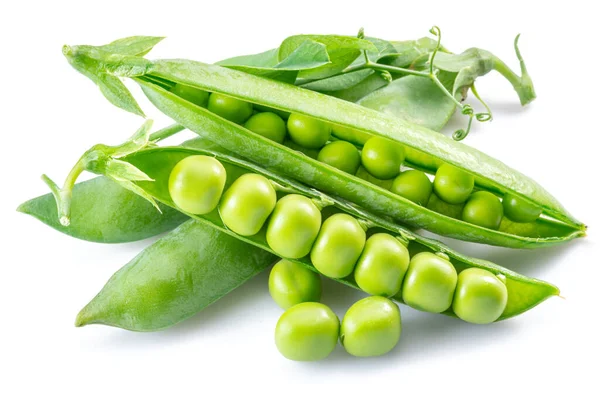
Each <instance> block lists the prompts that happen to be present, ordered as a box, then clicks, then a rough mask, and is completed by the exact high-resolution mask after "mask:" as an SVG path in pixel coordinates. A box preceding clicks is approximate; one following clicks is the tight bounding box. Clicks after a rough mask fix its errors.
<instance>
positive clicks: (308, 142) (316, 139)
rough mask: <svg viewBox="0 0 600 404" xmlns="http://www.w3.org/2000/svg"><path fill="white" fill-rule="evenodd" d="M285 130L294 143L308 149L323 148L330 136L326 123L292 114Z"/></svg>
mask: <svg viewBox="0 0 600 404" xmlns="http://www.w3.org/2000/svg"><path fill="white" fill-rule="evenodd" d="M287 129H288V132H289V134H290V137H291V138H292V140H293V141H294V142H296V143H298V144H299V145H300V146H303V147H308V148H309V149H319V148H321V147H323V146H324V145H325V143H327V141H328V140H329V136H330V135H331V127H330V126H329V124H327V123H326V122H323V121H320V120H318V119H314V118H311V117H308V116H305V115H300V114H294V113H293V114H291V115H290V117H289V118H288V121H287Z"/></svg>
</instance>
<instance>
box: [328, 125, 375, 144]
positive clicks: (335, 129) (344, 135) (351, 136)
mask: <svg viewBox="0 0 600 404" xmlns="http://www.w3.org/2000/svg"><path fill="white" fill-rule="evenodd" d="M331 133H333V135H334V136H335V137H337V138H338V139H342V140H346V141H348V142H352V143H358V144H365V142H366V141H367V140H369V139H370V138H371V137H373V135H371V134H369V133H367V132H363V131H360V130H358V129H354V128H349V127H347V126H342V125H331Z"/></svg>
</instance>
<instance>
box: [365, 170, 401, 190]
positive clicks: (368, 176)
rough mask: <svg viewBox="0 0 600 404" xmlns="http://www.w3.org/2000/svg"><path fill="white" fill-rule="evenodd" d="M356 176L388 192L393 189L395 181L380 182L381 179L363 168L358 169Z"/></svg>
mask: <svg viewBox="0 0 600 404" xmlns="http://www.w3.org/2000/svg"><path fill="white" fill-rule="evenodd" d="M356 176H357V177H358V178H361V179H363V180H365V181H367V182H370V183H371V184H374V185H377V186H378V187H381V188H384V189H388V190H389V189H390V188H392V184H393V182H394V180H380V179H379V178H375V177H373V176H372V175H371V174H369V172H368V171H367V170H365V168H364V167H363V166H360V167H358V171H357V172H356Z"/></svg>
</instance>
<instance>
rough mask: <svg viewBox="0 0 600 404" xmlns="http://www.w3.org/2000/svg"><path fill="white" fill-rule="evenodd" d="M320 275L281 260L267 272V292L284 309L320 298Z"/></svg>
mask: <svg viewBox="0 0 600 404" xmlns="http://www.w3.org/2000/svg"><path fill="white" fill-rule="evenodd" d="M321 288H322V287H321V276H320V275H319V274H318V273H316V272H314V271H311V270H310V269H308V268H306V267H305V266H304V265H301V264H298V263H296V262H292V261H288V260H281V261H279V262H278V263H277V264H275V265H274V266H273V269H271V273H270V274H269V293H270V294H271V297H272V298H273V300H274V301H275V303H277V304H278V305H279V307H281V308H282V309H284V310H287V309H289V308H290V307H292V306H295V305H297V304H300V303H304V302H318V301H319V300H321Z"/></svg>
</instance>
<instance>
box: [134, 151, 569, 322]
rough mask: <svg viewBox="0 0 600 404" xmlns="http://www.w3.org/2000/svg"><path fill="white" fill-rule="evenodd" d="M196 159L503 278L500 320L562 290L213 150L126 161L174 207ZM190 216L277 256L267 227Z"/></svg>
mask: <svg viewBox="0 0 600 404" xmlns="http://www.w3.org/2000/svg"><path fill="white" fill-rule="evenodd" d="M193 155H208V156H213V157H215V158H217V159H218V160H219V161H220V162H221V163H222V164H223V166H224V167H225V169H226V172H227V183H228V184H231V183H232V182H233V181H235V180H236V179H237V178H239V177H240V176H241V175H243V174H246V173H248V172H253V173H258V174H260V175H263V176H265V177H266V178H268V179H269V180H271V182H272V183H273V184H274V185H275V187H276V189H278V191H279V193H280V194H300V195H304V196H306V197H309V198H312V200H313V201H315V203H316V204H317V205H318V206H326V208H325V209H327V210H328V211H329V213H332V212H336V211H342V212H346V213H348V214H351V215H352V216H354V217H355V218H357V219H358V220H359V221H360V222H361V224H362V225H364V226H365V227H367V228H369V229H370V231H379V232H387V233H390V234H392V235H394V236H396V237H398V238H399V239H401V240H403V241H404V242H406V243H408V244H409V250H410V252H411V254H416V253H417V252H421V251H431V252H442V253H445V254H447V255H448V256H449V257H450V258H451V260H452V262H453V264H454V266H455V267H456V268H457V269H459V270H460V269H464V268H467V267H478V268H482V269H485V270H487V271H490V272H492V273H494V274H496V275H498V276H501V277H502V278H503V279H505V282H506V286H507V289H508V304H507V306H506V309H505V311H504V312H503V314H502V316H501V317H500V319H506V318H509V317H513V316H515V315H517V314H520V313H522V312H524V311H527V310H529V309H530V308H532V307H534V306H536V305H537V304H539V303H541V302H542V301H544V300H545V299H547V298H548V297H551V296H555V295H558V293H559V290H558V289H557V288H556V287H555V286H553V285H551V284H549V283H546V282H543V281H539V280H536V279H532V278H528V277H525V276H523V275H519V274H517V273H515V272H512V271H509V270H508V269H505V268H503V267H500V266H498V265H495V264H493V263H491V262H487V261H484V260H478V259H475V258H470V257H467V256H465V255H463V254H460V253H458V252H456V251H453V250H451V249H450V248H448V247H447V246H446V245H444V244H442V243H440V242H438V241H435V240H431V239H428V238H426V237H423V236H420V235H418V234H415V233H413V232H411V231H409V230H407V229H406V228H404V227H402V226H400V225H398V224H395V223H392V222H389V221H386V220H384V219H381V218H380V217H377V216H375V215H373V214H371V213H369V212H367V211H365V210H363V209H361V208H359V207H357V206H356V205H353V204H351V203H348V202H344V201H342V200H339V199H336V198H333V197H330V196H328V195H326V194H323V193H321V192H319V191H316V190H314V189H311V188H308V187H306V186H304V185H301V184H300V183H297V182H295V181H292V180H289V179H287V178H285V177H282V176H280V175H276V174H274V173H272V172H270V171H268V170H266V169H264V168H262V167H259V166H256V165H254V164H252V163H248V162H246V161H244V160H241V159H238V158H236V157H232V156H229V155H226V154H222V153H219V152H215V151H201V150H192V149H189V148H188V149H186V148H181V147H179V148H177V147H170V148H151V149H147V150H144V151H140V152H137V153H135V154H133V155H130V156H127V157H125V158H124V160H125V161H126V162H128V163H130V164H132V165H133V166H135V167H137V168H138V169H139V170H141V171H142V172H144V173H146V174H147V175H148V176H149V177H150V178H152V179H153V181H139V182H137V185H138V186H139V187H141V188H142V189H143V191H144V192H146V193H148V194H149V195H151V196H152V197H154V198H155V199H156V200H157V201H160V202H161V203H163V204H166V205H169V206H171V207H173V208H176V206H175V204H174V202H173V201H172V199H171V197H170V194H169V188H168V183H169V176H170V173H171V170H172V169H173V167H175V165H176V164H177V163H178V162H179V161H181V160H182V159H184V158H186V157H189V156H193ZM325 209H324V210H325ZM188 216H190V217H192V218H194V219H197V220H198V221H200V222H203V223H206V224H209V225H210V226H212V227H214V228H215V229H217V230H219V231H221V232H224V233H226V234H228V235H230V236H233V237H235V238H237V239H240V240H243V241H245V242H247V243H250V244H252V245H254V246H257V247H260V248H261V249H264V250H266V251H268V252H270V253H272V254H276V253H275V251H273V250H272V249H271V248H270V247H269V245H268V243H267V241H266V230H265V228H264V227H263V229H262V230H261V231H260V232H259V233H258V234H256V235H253V236H247V237H245V236H241V235H239V234H236V233H234V232H233V231H232V230H230V229H229V228H227V227H226V226H225V225H224V224H223V222H222V220H221V218H220V215H219V212H218V210H213V211H212V212H210V213H208V214H205V215H193V214H188ZM293 261H295V262H298V263H301V264H303V265H305V266H307V267H308V268H310V269H312V270H315V271H316V269H315V268H314V267H313V266H312V264H311V261H310V258H309V257H308V256H306V257H304V258H301V259H298V260H293ZM339 281H340V282H341V283H343V284H346V285H348V286H352V287H355V288H357V286H356V283H355V282H354V280H353V278H352V276H349V277H347V278H343V279H341V280H339ZM396 300H398V301H402V299H401V298H400V297H398V296H396ZM446 314H449V315H453V313H452V312H451V311H448V312H447V313H446Z"/></svg>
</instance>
